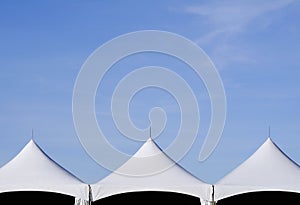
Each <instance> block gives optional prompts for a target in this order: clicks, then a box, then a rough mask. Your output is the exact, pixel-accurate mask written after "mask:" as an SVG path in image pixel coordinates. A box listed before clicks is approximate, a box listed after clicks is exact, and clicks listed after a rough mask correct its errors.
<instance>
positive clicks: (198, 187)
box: [91, 139, 211, 201]
mask: <svg viewBox="0 0 300 205" xmlns="http://www.w3.org/2000/svg"><path fill="white" fill-rule="evenodd" d="M145 169H147V170H146V171H145ZM151 171H152V172H151ZM123 173H126V174H123ZM140 173H143V174H141V175H139V174H140ZM145 173H147V174H145ZM210 187H211V186H210V185H209V184H206V183H205V182H203V181H201V180H200V179H198V178H196V177H195V176H193V175H192V174H191V173H189V172H187V171H186V170H185V169H183V168H182V167H181V166H179V165H178V164H177V163H175V162H174V161H173V160H172V159H171V158H169V157H168V156H167V155H166V154H165V153H164V152H163V151H162V150H161V149H160V148H159V147H158V146H157V144H156V143H155V142H154V141H153V140H152V139H148V140H147V141H146V142H145V143H144V144H143V146H141V148H140V149H139V150H138V151H137V152H136V153H135V154H134V155H133V156H132V157H131V158H130V159H129V160H128V161H127V162H125V163H124V164H123V165H122V166H121V167H119V168H118V169H117V170H115V171H113V172H112V173H111V174H110V175H108V176H107V177H105V178H104V179H102V180H100V181H98V182H97V183H95V184H91V188H92V193H93V200H94V201H95V200H98V199H101V198H104V197H107V196H110V195H115V194H119V193H126V192H133V191H166V192H177V193H183V194H188V195H192V196H196V197H199V198H204V199H205V200H208V199H209V197H210Z"/></svg>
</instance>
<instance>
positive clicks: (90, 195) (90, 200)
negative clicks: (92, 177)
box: [88, 185, 92, 205]
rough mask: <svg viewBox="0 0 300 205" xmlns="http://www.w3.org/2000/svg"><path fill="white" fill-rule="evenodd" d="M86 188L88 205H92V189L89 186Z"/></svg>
mask: <svg viewBox="0 0 300 205" xmlns="http://www.w3.org/2000/svg"><path fill="white" fill-rule="evenodd" d="M88 186H89V205H91V204H92V189H91V186H90V185H88Z"/></svg>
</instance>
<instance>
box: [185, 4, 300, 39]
mask: <svg viewBox="0 0 300 205" xmlns="http://www.w3.org/2000/svg"><path fill="white" fill-rule="evenodd" d="M293 2H294V0H277V1H247V2H246V1H222V2H221V1H220V2H218V3H211V4H209V5H199V6H187V7H186V8H185V12H187V13H192V14H196V15H199V16H202V17H205V18H206V19H207V20H208V21H209V23H210V24H212V26H213V30H212V31H210V32H209V33H207V34H206V35H205V36H204V37H202V38H201V39H203V40H202V41H203V42H205V41H207V42H209V41H212V40H213V39H214V38H216V37H218V36H219V35H224V34H226V35H233V34H237V33H239V32H243V31H245V30H246V29H247V26H248V25H249V24H250V23H251V22H253V21H254V20H256V19H258V18H259V17H261V16H263V15H264V14H266V13H268V12H272V11H276V10H279V9H282V8H284V7H286V6H288V5H290V4H292V3H293Z"/></svg>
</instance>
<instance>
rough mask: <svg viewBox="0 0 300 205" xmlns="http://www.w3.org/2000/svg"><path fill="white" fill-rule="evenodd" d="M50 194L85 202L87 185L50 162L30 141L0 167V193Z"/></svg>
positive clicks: (87, 190) (32, 141) (87, 193)
mask: <svg viewBox="0 0 300 205" xmlns="http://www.w3.org/2000/svg"><path fill="white" fill-rule="evenodd" d="M14 191H42V192H54V193H60V194H64V195H69V196H73V197H75V199H76V198H80V199H83V200H89V185H88V184H86V183H84V182H83V181H81V180H80V179H78V178H77V177H75V176H74V175H73V174H71V173H70V172H68V171H67V170H66V169H64V168H63V167H62V166H60V165H59V164H58V163H56V162H55V161H54V160H52V159H51V158H50V157H49V156H48V155H47V154H46V153H45V152H44V151H42V149H41V148H40V147H39V146H38V145H37V144H36V143H35V142H34V140H33V139H31V140H30V141H29V142H28V143H27V144H26V145H25V146H24V147H23V149H22V150H21V151H20V152H19V153H18V154H17V155H16V156H15V157H14V158H13V159H11V160H10V161H9V162H7V163H6V164H5V165H3V166H2V167H1V168H0V193H3V192H14Z"/></svg>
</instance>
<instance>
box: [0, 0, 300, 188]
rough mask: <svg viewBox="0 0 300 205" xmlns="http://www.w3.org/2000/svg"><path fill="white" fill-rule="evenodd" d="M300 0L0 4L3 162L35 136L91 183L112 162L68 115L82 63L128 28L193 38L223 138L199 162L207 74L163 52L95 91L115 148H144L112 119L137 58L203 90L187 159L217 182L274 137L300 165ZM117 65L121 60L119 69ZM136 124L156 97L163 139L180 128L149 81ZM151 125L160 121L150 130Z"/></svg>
mask: <svg viewBox="0 0 300 205" xmlns="http://www.w3.org/2000/svg"><path fill="white" fill-rule="evenodd" d="M299 11H300V2H299V1H293V0H280V1H276V0H274V1H264V2H263V3H262V2H261V1H226V2H224V1H179V0H178V1H177V0H175V1H148V2H147V1H143V2H142V1H126V2H125V1H96V0H90V1H80V0H76V1H64V2H61V1H43V2H41V1H26V2H25V1H1V3H0V29H1V30H0V31H1V32H0V45H1V46H0V92H1V98H0V99H1V100H0V105H1V106H0V128H1V134H0V136H1V137H0V165H4V164H5V163H6V162H8V161H9V160H11V159H12V157H14V156H15V155H16V154H17V153H18V152H19V151H20V149H21V148H22V147H23V146H24V145H25V144H26V143H27V142H28V141H29V140H30V139H31V131H32V129H33V130H34V139H35V141H36V142H37V143H38V144H39V145H40V146H41V147H42V148H43V150H44V151H45V152H46V153H47V154H48V155H49V156H50V157H52V158H53V159H54V160H55V161H57V162H58V163H60V164H61V165H62V166H63V167H65V168H66V169H67V170H69V171H70V172H72V173H73V174H75V175H76V176H77V177H79V178H81V179H82V180H84V181H86V182H88V183H92V182H95V181H97V180H99V179H101V178H102V177H104V176H105V175H106V174H108V171H107V170H105V169H104V168H102V167H100V166H99V165H98V164H97V163H96V162H94V161H93V160H92V159H91V158H90V157H89V155H88V154H87V153H86V152H85V150H84V149H83V147H82V146H81V144H80V142H79V139H78V137H77V135H76V132H75V129H74V125H73V117H72V94H73V86H74V84H75V81H76V77H77V75H78V73H79V71H80V69H81V66H82V64H83V63H84V62H85V60H86V59H87V58H88V56H89V55H91V53H92V52H93V51H94V50H95V49H97V48H98V47H99V46H101V45H102V44H104V43H105V42H107V41H109V40H111V39H113V38H115V37H117V36H119V35H122V34H125V33H128V32H134V31H139V30H162V31H168V32H173V33H176V34H179V35H181V36H184V37H185V38H188V39H190V40H191V41H193V42H195V43H197V45H198V46H199V47H201V48H202V49H203V50H204V51H205V52H206V54H207V55H208V56H209V57H210V59H211V60H212V61H213V63H214V64H215V66H216V69H217V70H218V72H219V74H220V76H221V78H222V81H223V84H224V89H225V93H226V99H227V117H226V124H225V127H224V131H223V134H222V137H221V140H220V142H219V144H218V146H217V148H216V149H215V150H214V152H213V154H212V155H211V156H210V157H209V158H208V159H207V160H206V161H204V162H199V161H198V154H199V151H200V148H201V145H202V143H203V140H204V137H205V133H206V132H207V130H208V127H209V121H210V104H209V99H208V94H207V93H205V87H204V85H203V82H201V79H198V78H196V77H195V75H194V74H193V72H191V71H189V69H188V68H185V67H184V65H182V64H181V63H180V62H177V61H176V62H175V60H174V59H171V58H168V57H166V56H162V55H155V54H151V53H150V54H145V56H138V55H137V56H131V57H130V58H127V59H125V60H124V61H122V62H120V64H119V65H116V66H115V67H114V68H113V69H111V71H109V73H107V76H106V77H105V79H104V81H103V85H101V86H102V87H101V86H100V87H99V89H98V91H97V96H96V108H95V110H96V113H97V119H98V122H99V126H100V127H102V128H103V131H104V132H105V133H107V134H108V135H110V136H113V137H111V139H108V140H110V141H111V143H112V144H113V145H114V146H116V147H117V148H118V149H120V150H122V151H124V152H127V153H128V154H133V153H134V152H135V151H136V150H137V149H138V148H139V146H140V145H141V143H136V142H133V141H130V140H128V139H127V138H125V137H123V136H121V135H120V134H119V133H118V131H117V130H116V129H115V126H114V125H113V121H112V118H111V113H110V104H109V103H110V101H109V99H110V96H111V94H112V92H113V86H114V85H116V83H117V82H118V81H119V80H120V79H121V77H122V76H124V75H126V73H128V72H131V71H132V70H134V69H135V68H137V67H139V66H145V65H156V66H165V67H170V68H172V69H173V70H174V71H175V72H177V73H178V74H179V75H181V76H182V77H183V78H184V79H186V81H187V82H188V83H189V84H190V86H191V87H192V88H193V90H194V91H195V92H196V93H198V94H197V99H198V103H199V109H200V115H201V121H200V129H199V135H198V137H197V139H196V141H195V143H194V144H193V146H192V149H191V150H190V151H189V153H188V154H187V155H186V156H185V157H184V158H183V159H182V160H181V161H180V164H181V165H182V166H183V167H184V168H186V169H187V170H188V171H190V172H191V173H192V174H194V175H195V176H197V177H199V178H200V179H202V180H204V181H206V182H209V183H214V182H216V181H217V180H219V179H220V178H221V177H222V176H224V175H225V174H227V173H228V172H229V171H231V170H232V169H234V168H235V167H236V166H238V165H239V164H240V163H241V162H242V161H243V160H245V159H246V158H247V157H249V156H250V155H251V154H252V153H253V152H254V151H255V150H256V149H257V148H258V147H259V146H260V145H261V144H262V143H263V142H264V141H265V140H266V139H267V137H268V127H269V126H270V127H271V138H272V139H273V141H274V142H275V143H276V144H277V145H278V146H279V147H280V148H281V149H282V150H283V151H284V152H285V153H286V154H287V155H288V156H289V157H290V158H292V159H293V160H294V161H296V162H297V163H299V164H300V149H299V146H300V138H299V134H298V133H300V126H299V124H300V117H299V116H300V109H299V104H300V81H299V76H300V70H299V68H300V62H299V53H300V39H299V36H300V22H299V19H300V16H299V15H300V12H299ZM121 68H123V69H122V70H121ZM130 106H131V107H130V108H131V113H130V115H131V117H132V120H133V122H135V124H136V126H138V127H140V128H145V127H147V126H148V125H149V124H148V123H149V121H148V112H149V109H151V107H153V106H160V107H163V108H164V109H165V111H166V112H167V115H168V122H167V126H166V130H165V132H164V133H163V134H162V135H161V136H159V137H158V138H157V143H158V144H159V145H160V146H161V147H162V148H164V147H166V146H167V145H168V144H169V143H170V142H171V141H172V139H173V137H174V136H175V134H176V131H177V130H178V129H179V128H178V126H179V123H180V118H179V117H180V116H179V111H178V106H177V104H176V102H175V101H174V99H173V98H172V97H171V96H170V95H168V94H167V93H166V92H163V91H162V90H159V89H153V88H149V89H145V90H144V91H143V92H140V93H138V94H137V95H136V96H135V98H134V99H133V100H132V103H131V105H130ZM154 129H155V128H154Z"/></svg>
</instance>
